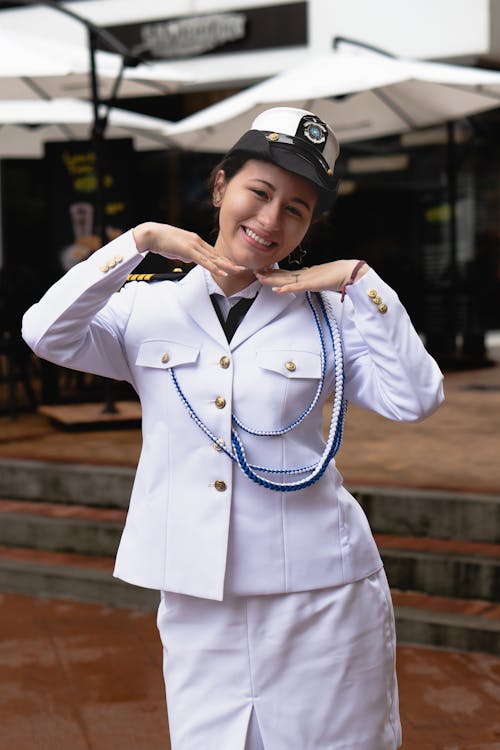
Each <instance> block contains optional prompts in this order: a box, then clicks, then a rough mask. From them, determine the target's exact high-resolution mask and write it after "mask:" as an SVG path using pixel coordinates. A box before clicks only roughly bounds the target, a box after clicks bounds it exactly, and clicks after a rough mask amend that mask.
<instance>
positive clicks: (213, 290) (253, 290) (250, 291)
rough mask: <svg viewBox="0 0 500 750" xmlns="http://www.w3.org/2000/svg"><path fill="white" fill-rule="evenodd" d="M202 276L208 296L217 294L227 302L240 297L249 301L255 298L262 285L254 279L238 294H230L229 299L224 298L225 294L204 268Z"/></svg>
mask: <svg viewBox="0 0 500 750" xmlns="http://www.w3.org/2000/svg"><path fill="white" fill-rule="evenodd" d="M203 274H204V276H205V281H206V284H207V289H208V293H209V294H219V295H220V296H221V297H224V298H226V299H228V300H231V301H232V300H234V301H236V300H238V299H241V297H246V298H247V299H250V298H251V297H255V295H256V294H257V293H258V292H259V291H260V288H261V286H262V284H261V283H260V281H259V280H258V279H255V281H252V282H251V283H250V284H249V285H248V286H246V287H245V288H244V289H240V291H239V292H235V293H234V294H231V295H230V296H229V297H227V296H226V294H225V293H224V292H223V291H222V289H221V288H220V286H219V285H218V284H217V282H216V281H215V280H214V279H213V277H212V276H211V274H210V273H209V272H208V271H207V269H206V268H203Z"/></svg>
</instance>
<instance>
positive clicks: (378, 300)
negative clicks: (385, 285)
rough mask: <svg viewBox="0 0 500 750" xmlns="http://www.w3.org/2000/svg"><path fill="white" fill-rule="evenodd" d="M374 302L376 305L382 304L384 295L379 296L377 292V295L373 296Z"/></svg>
mask: <svg viewBox="0 0 500 750" xmlns="http://www.w3.org/2000/svg"><path fill="white" fill-rule="evenodd" d="M372 302H373V304H374V305H380V303H381V302H382V297H379V296H378V294H377V296H376V297H373V299H372Z"/></svg>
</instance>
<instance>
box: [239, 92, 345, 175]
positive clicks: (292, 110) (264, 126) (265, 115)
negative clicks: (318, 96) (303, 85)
mask: <svg viewBox="0 0 500 750" xmlns="http://www.w3.org/2000/svg"><path fill="white" fill-rule="evenodd" d="M307 115H309V116H310V117H318V115H315V114H314V112H308V110H306V109H298V108H296V107H272V108H271V109H266V110H265V111H264V112H261V113H260V115H257V117H256V118H255V120H254V121H253V122H252V126H251V128H252V130H266V131H270V132H276V133H284V134H285V135H291V136H295V135H296V133H297V128H298V126H299V123H300V121H301V120H302V118H303V117H306V116H307ZM319 119H321V118H319ZM322 122H324V121H323V120H322ZM325 125H326V127H327V131H328V136H327V141H326V144H325V147H324V149H323V156H324V158H325V159H326V161H327V162H328V164H329V165H330V167H332V169H333V165H334V164H335V162H336V160H337V157H338V155H339V153H340V147H339V144H338V141H337V138H336V136H335V133H334V132H333V130H332V128H331V127H330V126H329V125H328V124H327V123H325Z"/></svg>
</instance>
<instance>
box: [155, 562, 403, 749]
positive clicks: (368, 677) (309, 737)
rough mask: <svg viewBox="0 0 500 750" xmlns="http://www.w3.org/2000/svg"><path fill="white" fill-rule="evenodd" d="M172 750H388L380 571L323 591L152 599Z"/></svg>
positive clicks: (387, 621) (391, 728)
mask: <svg viewBox="0 0 500 750" xmlns="http://www.w3.org/2000/svg"><path fill="white" fill-rule="evenodd" d="M158 629H159V632H160V636H161V640H162V643H163V649H164V652H163V653H164V677H165V686H166V693H167V704H168V714H169V724H170V736H171V743H172V750H261V749H262V748H263V749H264V750H340V749H342V750H396V748H398V747H399V746H400V744H401V725H400V721H399V706H398V693H397V681H396V671H395V651H396V643H395V640H396V639H395V631H394V615H393V609H392V603H391V598H390V593H389V588H388V585H387V580H386V577H385V572H384V571H383V570H381V571H379V572H378V573H375V574H374V575H371V576H369V577H368V578H365V579H363V580H361V581H357V582H355V583H351V584H347V585H345V586H338V587H335V588H328V589H318V590H316V591H305V592H298V593H291V594H277V595H266V596H249V597H231V598H229V599H225V600H224V601H222V602H218V601H213V600H209V599H198V598H195V597H190V596H185V595H183V594H174V593H170V592H162V597H161V603H160V607H159V611H158Z"/></svg>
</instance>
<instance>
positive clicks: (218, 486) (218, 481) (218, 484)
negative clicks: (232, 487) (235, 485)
mask: <svg viewBox="0 0 500 750" xmlns="http://www.w3.org/2000/svg"><path fill="white" fill-rule="evenodd" d="M214 487H215V489H216V490H217V492H225V490H227V484H226V483H225V482H223V481H222V479H216V480H215V483H214Z"/></svg>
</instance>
